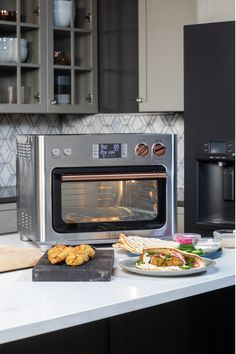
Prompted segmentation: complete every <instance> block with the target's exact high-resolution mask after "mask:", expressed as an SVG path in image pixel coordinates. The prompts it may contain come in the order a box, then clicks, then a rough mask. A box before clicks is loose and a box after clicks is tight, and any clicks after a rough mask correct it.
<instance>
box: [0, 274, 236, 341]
mask: <svg viewBox="0 0 236 354" xmlns="http://www.w3.org/2000/svg"><path fill="white" fill-rule="evenodd" d="M234 284H235V276H234V275H228V276H227V277H223V278H219V279H214V280H210V281H208V283H207V287H206V284H205V283H204V284H196V285H194V286H193V285H191V286H187V287H185V288H184V289H173V290H172V291H167V292H163V293H161V294H158V295H156V294H154V295H151V296H146V297H142V298H139V299H135V300H128V301H127V302H122V303H119V304H117V303H115V304H112V305H107V306H102V307H100V308H98V309H91V310H87V311H84V312H79V313H75V314H70V315H67V316H61V317H58V318H54V319H49V320H45V321H40V322H35V323H30V324H27V325H24V326H18V327H14V328H9V329H6V330H3V331H1V332H0V344H4V343H9V342H12V341H17V340H20V339H24V338H29V337H32V336H36V335H41V334H45V333H50V332H54V331H57V330H61V329H65V328H69V327H74V326H78V325H82V324H86V323H89V322H93V321H97V320H102V319H106V318H109V317H113V316H117V315H121V314H125V313H129V312H132V311H137V310H141V309H144V308H148V307H152V306H157V305H161V304H164V303H168V302H171V301H175V300H180V299H184V298H187V297H190V296H194V295H199V294H203V293H207V292H210V291H214V290H218V289H222V288H226V287H229V286H232V285H234Z"/></svg>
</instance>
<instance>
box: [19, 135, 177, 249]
mask: <svg viewBox="0 0 236 354" xmlns="http://www.w3.org/2000/svg"><path fill="white" fill-rule="evenodd" d="M175 146H176V136H175V135H171V134H98V135H19V136H17V219H18V231H19V233H20V235H21V238H22V239H31V240H33V241H35V242H37V243H39V244H54V243H58V242H63V243H67V244H72V243H75V242H90V243H94V244H96V243H112V242H114V241H115V240H116V239H117V238H118V236H119V234H120V232H125V233H126V234H127V235H131V234H138V235H140V236H147V237H148V236H151V237H153V236H166V235H170V234H171V233H173V232H175V231H176V173H175V172H176V156H175V155H176V148H175Z"/></svg>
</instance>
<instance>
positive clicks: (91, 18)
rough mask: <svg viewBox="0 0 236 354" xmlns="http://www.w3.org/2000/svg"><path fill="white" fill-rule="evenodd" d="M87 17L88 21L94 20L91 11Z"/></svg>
mask: <svg viewBox="0 0 236 354" xmlns="http://www.w3.org/2000/svg"><path fill="white" fill-rule="evenodd" d="M85 18H86V20H88V22H92V20H93V17H92V14H91V13H90V12H89V13H88V14H87V15H86V16H85Z"/></svg>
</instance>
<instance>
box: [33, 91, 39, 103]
mask: <svg viewBox="0 0 236 354" xmlns="http://www.w3.org/2000/svg"><path fill="white" fill-rule="evenodd" d="M34 99H35V100H36V101H37V102H40V94H39V92H38V93H37V94H36V95H34Z"/></svg>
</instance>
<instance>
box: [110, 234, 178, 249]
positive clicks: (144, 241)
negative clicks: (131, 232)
mask: <svg viewBox="0 0 236 354" xmlns="http://www.w3.org/2000/svg"><path fill="white" fill-rule="evenodd" d="M178 245H179V244H178V242H174V241H167V240H162V239H160V238H151V237H140V236H136V235H135V236H125V234H123V233H121V234H120V235H119V240H118V241H117V243H115V244H113V247H114V248H123V249H125V250H127V251H129V252H131V253H138V254H141V253H142V252H143V249H144V248H155V247H172V248H175V247H178Z"/></svg>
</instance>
